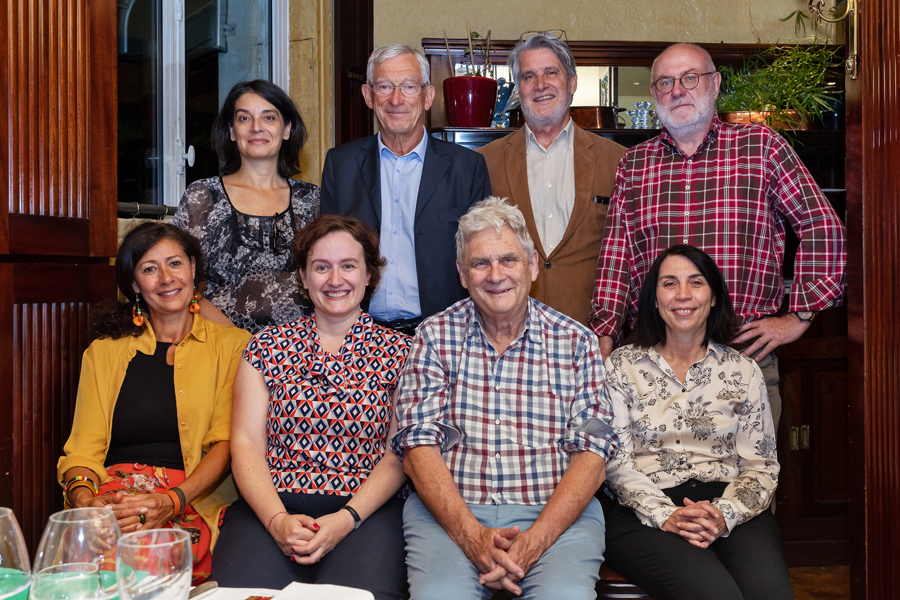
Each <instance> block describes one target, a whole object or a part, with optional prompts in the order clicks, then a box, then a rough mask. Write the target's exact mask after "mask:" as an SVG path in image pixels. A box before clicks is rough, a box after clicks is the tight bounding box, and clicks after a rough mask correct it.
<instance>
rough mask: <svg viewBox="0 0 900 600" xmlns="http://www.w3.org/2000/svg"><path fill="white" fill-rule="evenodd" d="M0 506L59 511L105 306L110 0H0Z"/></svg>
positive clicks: (110, 178) (25, 521)
mask: <svg viewBox="0 0 900 600" xmlns="http://www.w3.org/2000/svg"><path fill="white" fill-rule="evenodd" d="M0 27H2V30H3V31H4V32H5V37H4V43H3V44H0V90H2V91H0V115H2V118H0V140H2V150H0V164H2V169H3V171H2V173H3V178H4V182H3V185H2V187H0V506H8V507H10V508H12V509H13V511H14V512H15V514H16V516H17V518H18V519H19V522H20V524H21V525H22V529H23V532H24V534H25V537H26V542H27V544H28V548H29V551H30V552H31V553H33V552H34V551H35V550H36V549H37V543H38V541H39V540H40V534H41V531H42V529H43V526H44V524H45V523H46V520H47V517H48V516H49V514H50V513H51V512H54V511H57V510H60V509H61V508H62V495H61V493H60V488H59V485H57V484H56V482H55V473H56V461H57V459H58V458H59V456H60V455H61V453H62V445H63V443H64V442H65V439H66V437H67V436H68V434H69V429H70V427H71V415H72V409H73V407H74V403H75V391H76V387H77V383H78V373H79V368H80V365H81V354H82V352H83V351H84V348H85V345H86V341H87V340H86V328H87V320H88V316H89V314H90V309H91V306H92V304H94V303H96V302H97V301H99V300H102V299H110V298H115V282H114V277H113V274H112V267H111V266H110V264H109V257H112V256H114V255H115V251H116V230H115V228H116V225H115V223H116V2H115V0H43V1H41V2H36V1H34V0H0Z"/></svg>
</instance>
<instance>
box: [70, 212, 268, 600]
mask: <svg viewBox="0 0 900 600" xmlns="http://www.w3.org/2000/svg"><path fill="white" fill-rule="evenodd" d="M205 272H206V271H205V269H204V264H203V253H202V251H201V249H200V244H199V242H197V240H196V239H195V238H194V237H192V236H191V235H190V234H188V233H185V232H183V231H181V230H180V229H178V228H177V227H174V226H172V225H169V224H166V223H161V222H153V223H145V224H142V225H139V226H138V227H136V228H135V229H134V230H132V231H131V232H130V233H129V234H128V235H127V236H126V237H125V239H124V240H123V242H122V245H121V247H120V249H119V253H118V256H117V257H116V279H117V282H118V284H119V289H120V290H121V291H122V293H123V294H124V295H125V296H126V298H127V299H128V301H129V302H128V304H120V303H118V302H116V303H111V304H110V305H109V306H105V307H100V308H99V309H98V311H96V312H95V314H94V315H93V325H92V326H91V330H90V337H91V339H93V342H92V343H91V345H90V346H89V347H88V349H87V350H86V351H85V353H84V359H83V361H82V367H81V380H80V382H79V384H78V397H77V400H76V404H75V417H74V421H73V423H72V434H71V435H70V436H69V440H68V441H67V442H66V445H65V456H63V457H62V458H60V460H59V464H58V468H57V477H58V479H59V482H60V484H61V485H62V486H63V490H64V496H65V501H66V507H67V508H70V507H85V506H104V505H109V506H111V507H112V509H113V511H114V512H115V514H116V518H117V519H118V522H119V527H120V528H121V529H122V533H129V532H132V531H137V530H139V529H152V528H159V527H172V524H173V523H177V524H178V527H179V528H181V529H184V530H186V531H188V532H189V533H190V535H191V541H192V543H193V554H194V583H195V584H196V583H199V582H200V581H203V580H204V579H206V578H207V577H208V576H209V567H210V551H211V548H212V546H213V544H215V540H216V536H217V534H218V522H219V513H220V512H221V510H222V508H224V507H225V506H227V505H228V504H230V503H231V502H232V501H233V500H235V499H237V490H236V488H235V486H234V481H233V480H232V478H231V475H230V474H229V473H230V472H229V466H230V452H229V437H230V428H231V386H232V382H233V381H234V374H235V371H236V369H237V365H238V363H239V362H240V358H241V352H242V350H243V349H244V346H245V345H246V343H247V340H248V339H249V337H250V334H249V333H248V332H246V331H245V330H243V329H238V328H234V327H222V326H220V325H217V324H215V323H212V322H210V321H206V320H204V319H203V318H202V317H201V316H200V315H199V313H198V312H197V308H196V307H197V297H198V290H197V289H196V288H197V284H198V283H199V281H200V279H199V278H200V277H202V274H203V273H205ZM113 560H114V559H113Z"/></svg>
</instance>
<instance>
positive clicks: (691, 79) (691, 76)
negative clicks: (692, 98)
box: [651, 71, 715, 94]
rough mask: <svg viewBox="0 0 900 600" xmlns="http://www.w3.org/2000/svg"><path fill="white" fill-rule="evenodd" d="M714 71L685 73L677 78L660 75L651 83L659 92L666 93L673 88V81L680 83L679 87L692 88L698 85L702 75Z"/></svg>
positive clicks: (710, 73)
mask: <svg viewBox="0 0 900 600" xmlns="http://www.w3.org/2000/svg"><path fill="white" fill-rule="evenodd" d="M713 73H715V71H710V72H708V73H685V74H684V75H682V76H681V77H678V78H677V79H676V78H674V77H660V78H659V79H657V80H656V81H654V82H653V83H652V84H651V85H652V86H653V89H655V90H656V91H657V92H658V93H660V94H668V93H669V92H671V91H672V90H673V89H675V82H676V81H678V82H680V83H681V87H683V88H684V89H686V90H692V89H694V88H695V87H697V86H698V85H700V78H701V77H703V76H704V75H712V74H713Z"/></svg>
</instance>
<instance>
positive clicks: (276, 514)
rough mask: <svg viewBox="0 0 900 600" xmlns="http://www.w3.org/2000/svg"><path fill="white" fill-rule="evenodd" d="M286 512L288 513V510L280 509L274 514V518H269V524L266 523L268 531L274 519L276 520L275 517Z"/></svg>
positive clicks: (267, 531)
mask: <svg viewBox="0 0 900 600" xmlns="http://www.w3.org/2000/svg"><path fill="white" fill-rule="evenodd" d="M286 514H288V511H286V510H282V511H279V512H277V513H275V514H274V515H272V518H271V519H269V524H268V525H266V533H269V527H271V526H272V521H274V520H275V517H277V516H278V515H286Z"/></svg>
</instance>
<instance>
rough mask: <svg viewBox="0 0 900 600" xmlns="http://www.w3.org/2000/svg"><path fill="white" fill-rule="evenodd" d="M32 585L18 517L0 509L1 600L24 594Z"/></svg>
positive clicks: (5, 509)
mask: <svg viewBox="0 0 900 600" xmlns="http://www.w3.org/2000/svg"><path fill="white" fill-rule="evenodd" d="M29 585H31V563H30V562H29V560H28V550H27V549H26V548H25V539H24V538H23V537H22V530H21V529H19V522H18V521H16V515H14V514H13V511H12V510H10V509H8V508H0V600H4V599H5V598H11V597H13V596H16V595H18V594H21V595H22V600H24V598H25V596H26V594H24V593H23V592H24V591H25V590H27V589H28V586H29Z"/></svg>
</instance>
